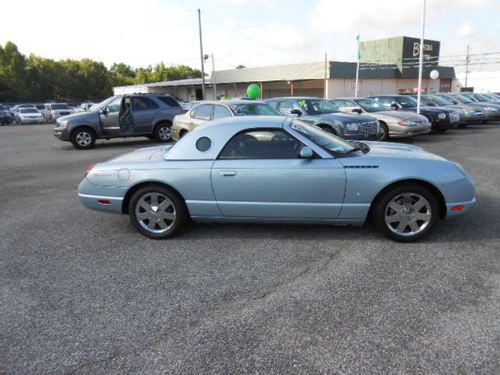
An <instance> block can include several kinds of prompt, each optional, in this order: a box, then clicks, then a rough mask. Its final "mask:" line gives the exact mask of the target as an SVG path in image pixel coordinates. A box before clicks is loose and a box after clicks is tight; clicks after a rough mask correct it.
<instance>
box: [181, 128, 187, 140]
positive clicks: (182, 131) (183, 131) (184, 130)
mask: <svg viewBox="0 0 500 375" xmlns="http://www.w3.org/2000/svg"><path fill="white" fill-rule="evenodd" d="M187 133H189V132H188V131H187V130H186V129H182V130H181V131H180V132H179V139H181V138H182V137H184V136H185V135H186V134H187Z"/></svg>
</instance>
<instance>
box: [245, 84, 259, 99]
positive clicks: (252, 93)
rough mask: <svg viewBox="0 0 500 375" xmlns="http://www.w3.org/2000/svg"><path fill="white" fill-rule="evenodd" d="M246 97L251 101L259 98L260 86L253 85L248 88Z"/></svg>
mask: <svg viewBox="0 0 500 375" xmlns="http://www.w3.org/2000/svg"><path fill="white" fill-rule="evenodd" d="M247 96H248V97H249V98H250V99H252V100H255V99H258V98H260V86H259V85H257V84H255V83H252V84H251V85H250V86H248V88H247Z"/></svg>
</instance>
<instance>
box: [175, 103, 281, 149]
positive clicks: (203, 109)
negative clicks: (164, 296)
mask: <svg viewBox="0 0 500 375" xmlns="http://www.w3.org/2000/svg"><path fill="white" fill-rule="evenodd" d="M200 103H201V104H199V105H196V106H194V107H193V108H192V109H191V110H189V111H188V112H187V113H184V114H181V115H177V116H175V118H174V122H173V125H172V128H171V130H170V132H171V134H172V138H173V139H174V140H175V141H178V140H179V139H181V138H182V137H183V136H185V135H186V134H187V133H189V132H190V131H192V130H194V129H195V128H196V127H197V126H199V125H201V124H204V123H206V122H208V121H212V120H216V119H220V118H224V117H233V116H279V115H280V113H279V112H278V111H276V110H275V109H274V108H272V107H271V106H270V105H268V104H266V103H264V102H263V101H257V100H252V101H248V100H241V99H237V100H222V101H213V102H210V101H204V102H200Z"/></svg>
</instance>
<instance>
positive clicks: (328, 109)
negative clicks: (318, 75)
mask: <svg viewBox="0 0 500 375" xmlns="http://www.w3.org/2000/svg"><path fill="white" fill-rule="evenodd" d="M297 104H298V105H299V106H300V107H301V108H302V109H303V110H305V112H306V113H307V114H309V115H321V114H326V113H337V112H340V109H339V108H338V107H337V106H336V105H335V104H333V103H332V102H330V101H329V100H324V99H302V100H299V101H298V102H297Z"/></svg>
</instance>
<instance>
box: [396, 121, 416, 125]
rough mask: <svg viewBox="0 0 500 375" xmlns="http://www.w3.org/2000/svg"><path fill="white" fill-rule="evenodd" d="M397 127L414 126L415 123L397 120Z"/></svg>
mask: <svg viewBox="0 0 500 375" xmlns="http://www.w3.org/2000/svg"><path fill="white" fill-rule="evenodd" d="M398 125H401V126H415V125H417V123H416V122H415V121H408V120H399V121H398Z"/></svg>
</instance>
